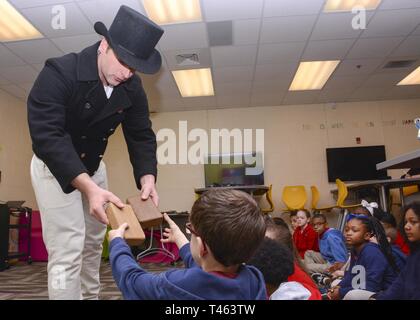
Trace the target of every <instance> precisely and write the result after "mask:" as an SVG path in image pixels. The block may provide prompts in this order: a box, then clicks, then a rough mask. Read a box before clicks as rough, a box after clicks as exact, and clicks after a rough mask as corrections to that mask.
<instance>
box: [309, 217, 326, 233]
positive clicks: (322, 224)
mask: <svg viewBox="0 0 420 320" xmlns="http://www.w3.org/2000/svg"><path fill="white" fill-rule="evenodd" d="M312 226H313V228H314V230H315V232H316V233H318V234H321V233H323V232H324V231H325V229H326V228H327V222H326V221H324V220H323V219H322V218H315V219H313V220H312Z"/></svg>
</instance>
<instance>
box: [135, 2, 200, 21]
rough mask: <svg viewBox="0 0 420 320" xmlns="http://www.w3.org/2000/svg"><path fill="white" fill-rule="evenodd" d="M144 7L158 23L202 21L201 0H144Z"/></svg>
mask: <svg viewBox="0 0 420 320" xmlns="http://www.w3.org/2000/svg"><path fill="white" fill-rule="evenodd" d="M143 6H144V9H145V10H146V12H147V15H148V16H149V18H150V19H151V20H153V21H154V22H156V23H157V24H170V23H184V22H196V21H202V20H203V19H202V17H201V8H200V2H199V0H143Z"/></svg>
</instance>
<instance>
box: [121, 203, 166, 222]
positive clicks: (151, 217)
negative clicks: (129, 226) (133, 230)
mask: <svg viewBox="0 0 420 320" xmlns="http://www.w3.org/2000/svg"><path fill="white" fill-rule="evenodd" d="M127 203H128V204H129V205H131V206H132V207H133V210H134V213H135V214H136V216H137V219H138V220H139V222H140V225H141V226H142V227H143V228H151V227H159V226H160V224H161V223H162V221H163V215H162V213H160V211H159V209H158V208H157V207H156V206H155V204H154V203H153V201H152V199H150V198H148V199H147V200H142V199H141V198H140V195H137V196H133V197H129V198H128V199H127Z"/></svg>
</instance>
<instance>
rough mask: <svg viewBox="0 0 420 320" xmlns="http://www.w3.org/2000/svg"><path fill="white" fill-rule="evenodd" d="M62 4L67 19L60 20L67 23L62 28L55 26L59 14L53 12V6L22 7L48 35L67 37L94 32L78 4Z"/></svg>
mask: <svg viewBox="0 0 420 320" xmlns="http://www.w3.org/2000/svg"><path fill="white" fill-rule="evenodd" d="M61 6H63V7H64V9H65V11H64V13H65V19H63V20H60V22H62V23H65V25H64V26H63V28H60V29H55V28H54V26H53V21H54V17H56V16H57V13H53V12H52V8H53V7H52V6H45V7H35V8H29V9H22V10H21V12H22V14H23V15H24V16H26V18H28V20H30V21H31V22H32V23H33V25H34V26H35V27H36V28H37V29H38V30H39V31H40V32H41V33H42V34H44V35H45V36H47V37H65V36H73V35H78V34H86V33H92V32H94V30H93V27H92V25H91V24H90V23H89V20H88V19H86V18H85V16H84V15H83V13H82V12H81V11H80V9H79V8H78V7H77V6H76V4H74V3H65V4H62V5H61ZM60 12H61V11H60Z"/></svg>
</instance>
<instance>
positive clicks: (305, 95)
mask: <svg viewBox="0 0 420 320" xmlns="http://www.w3.org/2000/svg"><path fill="white" fill-rule="evenodd" d="M319 94H320V91H319V90H314V91H301V92H287V93H286V95H285V96H284V100H283V104H286V105H287V104H289V105H290V104H308V103H316V102H317V98H318V96H319Z"/></svg>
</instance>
